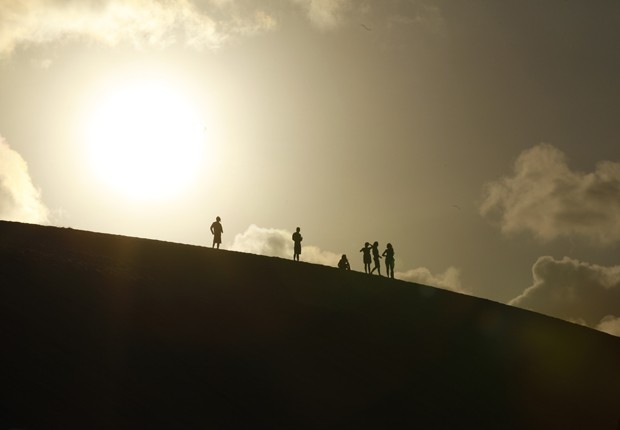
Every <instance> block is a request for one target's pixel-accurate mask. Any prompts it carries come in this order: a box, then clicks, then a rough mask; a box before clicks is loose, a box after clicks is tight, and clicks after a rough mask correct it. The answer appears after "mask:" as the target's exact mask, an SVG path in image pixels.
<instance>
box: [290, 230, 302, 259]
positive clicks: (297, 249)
mask: <svg viewBox="0 0 620 430" xmlns="http://www.w3.org/2000/svg"><path fill="white" fill-rule="evenodd" d="M299 230H300V228H299V227H297V229H296V230H295V233H293V242H294V245H293V260H296V261H299V254H301V241H302V240H304V238H303V237H301V233H300V232H299Z"/></svg>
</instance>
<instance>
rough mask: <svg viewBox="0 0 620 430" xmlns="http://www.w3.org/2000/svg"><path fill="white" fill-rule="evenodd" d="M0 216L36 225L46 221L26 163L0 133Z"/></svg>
mask: <svg viewBox="0 0 620 430" xmlns="http://www.w3.org/2000/svg"><path fill="white" fill-rule="evenodd" d="M0 219H3V220H6V221H20V222H29V223H37V224H47V223H48V222H49V210H48V209H47V207H45V205H44V204H43V203H42V201H41V193H40V192H39V190H37V189H36V188H35V187H34V185H33V184H32V180H31V179H30V174H29V173H28V165H27V164H26V162H25V161H24V159H23V158H22V157H21V155H19V154H18V153H17V152H16V151H14V150H13V149H11V147H10V146H9V144H8V143H7V142H6V140H5V139H4V138H2V136H0Z"/></svg>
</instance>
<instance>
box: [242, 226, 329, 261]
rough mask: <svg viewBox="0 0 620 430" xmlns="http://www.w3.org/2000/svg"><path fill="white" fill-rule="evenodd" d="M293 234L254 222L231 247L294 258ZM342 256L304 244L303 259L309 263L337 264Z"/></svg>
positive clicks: (272, 255) (255, 252)
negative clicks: (259, 225) (260, 225)
mask: <svg viewBox="0 0 620 430" xmlns="http://www.w3.org/2000/svg"><path fill="white" fill-rule="evenodd" d="M302 234H303V232H302ZM292 235H293V233H292V232H290V231H287V230H281V229H275V228H263V227H258V226H256V225H254V224H252V225H250V226H249V227H248V228H247V230H246V231H245V232H243V233H240V234H237V235H236V236H235V239H234V241H233V244H232V246H231V248H230V249H231V250H232V251H241V252H249V253H252V254H259V255H267V256H271V257H281V258H289V259H292V258H293V241H292V239H291V236H292ZM340 257H341V255H340V254H335V253H333V252H329V251H323V250H321V249H320V248H318V247H316V246H311V245H310V246H305V245H302V250H301V260H302V261H305V262H308V263H316V264H323V265H326V266H337V264H338V261H339V260H340Z"/></svg>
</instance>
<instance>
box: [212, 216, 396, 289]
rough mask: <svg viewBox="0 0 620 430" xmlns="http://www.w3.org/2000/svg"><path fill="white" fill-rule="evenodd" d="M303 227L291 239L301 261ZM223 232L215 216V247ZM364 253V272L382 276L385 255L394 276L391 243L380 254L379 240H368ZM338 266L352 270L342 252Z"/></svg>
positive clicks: (389, 271)
mask: <svg viewBox="0 0 620 430" xmlns="http://www.w3.org/2000/svg"><path fill="white" fill-rule="evenodd" d="M300 231H301V229H300V228H299V227H297V228H296V229H295V233H293V235H292V237H291V239H292V240H293V260H295V261H299V256H300V255H301V241H302V240H303V239H304V238H303V237H302V236H301V233H300ZM222 233H224V228H223V227H222V223H221V218H220V217H219V216H218V217H216V218H215V221H214V222H213V224H211V234H212V235H213V246H212V247H213V248H215V247H217V248H218V249H219V248H220V244H221V243H222ZM360 252H362V253H363V261H364V273H368V274H373V273H374V271H375V270H376V271H377V273H378V274H379V276H381V261H380V260H381V257H382V256H383V257H385V270H386V271H387V275H386V276H388V277H389V278H394V248H393V247H392V244H391V243H388V244H387V247H386V248H385V251H383V254H381V255H379V242H376V241H375V242H374V243H373V244H372V245H371V244H370V242H366V243H365V244H364V247H363V248H362V249H360ZM373 261H374V263H375V267H373V268H372V269H371V268H370V263H372V262H373ZM338 268H340V269H343V270H351V264H350V263H349V260H348V259H347V255H346V254H342V257H341V258H340V261H339V262H338Z"/></svg>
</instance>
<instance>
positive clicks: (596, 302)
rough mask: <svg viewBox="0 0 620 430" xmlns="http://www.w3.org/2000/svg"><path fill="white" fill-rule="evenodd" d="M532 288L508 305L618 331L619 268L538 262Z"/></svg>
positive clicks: (566, 260)
mask: <svg viewBox="0 0 620 430" xmlns="http://www.w3.org/2000/svg"><path fill="white" fill-rule="evenodd" d="M532 277H533V281H534V282H533V284H532V286H530V287H528V288H527V289H525V291H523V293H522V294H521V295H519V296H518V297H516V298H515V299H513V300H511V301H510V302H509V304H511V305H514V306H519V307H522V308H525V309H530V310H533V311H536V312H540V313H543V314H546V315H551V316H554V317H557V318H561V319H564V320H567V321H577V322H580V323H585V324H586V325H587V326H589V327H592V328H598V329H601V330H603V331H607V332H611V331H613V330H615V329H616V328H620V324H619V321H618V319H617V318H615V317H613V315H620V266H611V267H604V266H599V265H596V264H590V263H585V262H581V261H578V260H575V259H571V258H568V257H564V258H563V259H561V260H556V259H554V258H553V257H549V256H543V257H540V258H538V260H537V261H536V263H534V266H533V267H532Z"/></svg>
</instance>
